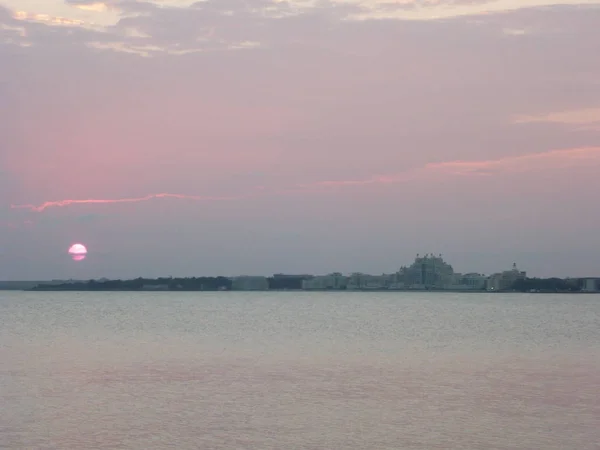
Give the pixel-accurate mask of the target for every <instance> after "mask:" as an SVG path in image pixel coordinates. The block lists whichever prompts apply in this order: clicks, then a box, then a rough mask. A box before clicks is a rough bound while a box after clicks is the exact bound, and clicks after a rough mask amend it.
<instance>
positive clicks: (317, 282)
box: [302, 272, 348, 290]
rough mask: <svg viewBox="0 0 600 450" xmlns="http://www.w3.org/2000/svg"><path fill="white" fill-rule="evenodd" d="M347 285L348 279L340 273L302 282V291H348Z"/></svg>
mask: <svg viewBox="0 0 600 450" xmlns="http://www.w3.org/2000/svg"><path fill="white" fill-rule="evenodd" d="M347 285H348V277H345V276H344V275H342V274H341V273H338V272H336V273H331V274H329V275H321V276H317V277H313V278H310V279H308V280H303V281H302V289H307V290H328V289H346V286H347Z"/></svg>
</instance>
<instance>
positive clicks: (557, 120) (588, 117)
mask: <svg viewBox="0 0 600 450" xmlns="http://www.w3.org/2000/svg"><path fill="white" fill-rule="evenodd" d="M514 123H515V124H531V123H551V124H558V125H566V126H571V127H574V128H575V129H578V130H598V131H600V108H585V109H577V110H571V111H561V112H555V113H548V114H539V115H518V116H516V117H515V118H514Z"/></svg>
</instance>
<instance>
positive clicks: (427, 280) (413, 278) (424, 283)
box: [399, 254, 454, 289]
mask: <svg viewBox="0 0 600 450" xmlns="http://www.w3.org/2000/svg"><path fill="white" fill-rule="evenodd" d="M399 273H400V274H401V278H402V280H403V282H404V286H405V287H406V288H408V289H445V288H448V287H449V286H451V285H452V284H453V282H454V269H453V268H452V266H451V265H450V264H448V263H447V262H445V261H444V260H443V258H442V255H439V256H435V255H433V254H431V255H429V254H426V255H425V256H419V255H417V257H416V258H415V261H414V262H413V263H412V265H411V266H409V267H402V268H401V269H400V272H399Z"/></svg>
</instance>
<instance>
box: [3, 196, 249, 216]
mask: <svg viewBox="0 0 600 450" xmlns="http://www.w3.org/2000/svg"><path fill="white" fill-rule="evenodd" d="M247 197H248V195H238V196H220V197H219V196H202V195H185V194H169V193H160V194H149V195H146V196H144V197H130V198H117V199H83V200H77V199H65V200H57V201H47V202H44V203H42V204H40V205H32V204H25V205H11V206H10V207H11V208H12V209H28V210H30V211H34V212H43V211H45V210H47V209H48V208H61V207H66V206H74V205H107V204H118V203H141V202H147V201H150V200H154V199H165V198H171V199H178V200H193V201H197V202H198V201H200V202H201V201H226V200H241V199H243V198H247Z"/></svg>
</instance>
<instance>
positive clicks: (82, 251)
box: [69, 243, 88, 261]
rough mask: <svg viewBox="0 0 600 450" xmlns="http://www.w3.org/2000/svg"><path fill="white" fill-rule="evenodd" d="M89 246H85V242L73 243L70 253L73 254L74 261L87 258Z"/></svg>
mask: <svg viewBox="0 0 600 450" xmlns="http://www.w3.org/2000/svg"><path fill="white" fill-rule="evenodd" d="M87 252H88V251H87V248H86V247H85V245H83V244H79V243H77V244H73V245H71V247H70V248H69V255H71V258H72V259H73V261H82V260H84V259H85V257H86V255H87Z"/></svg>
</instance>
